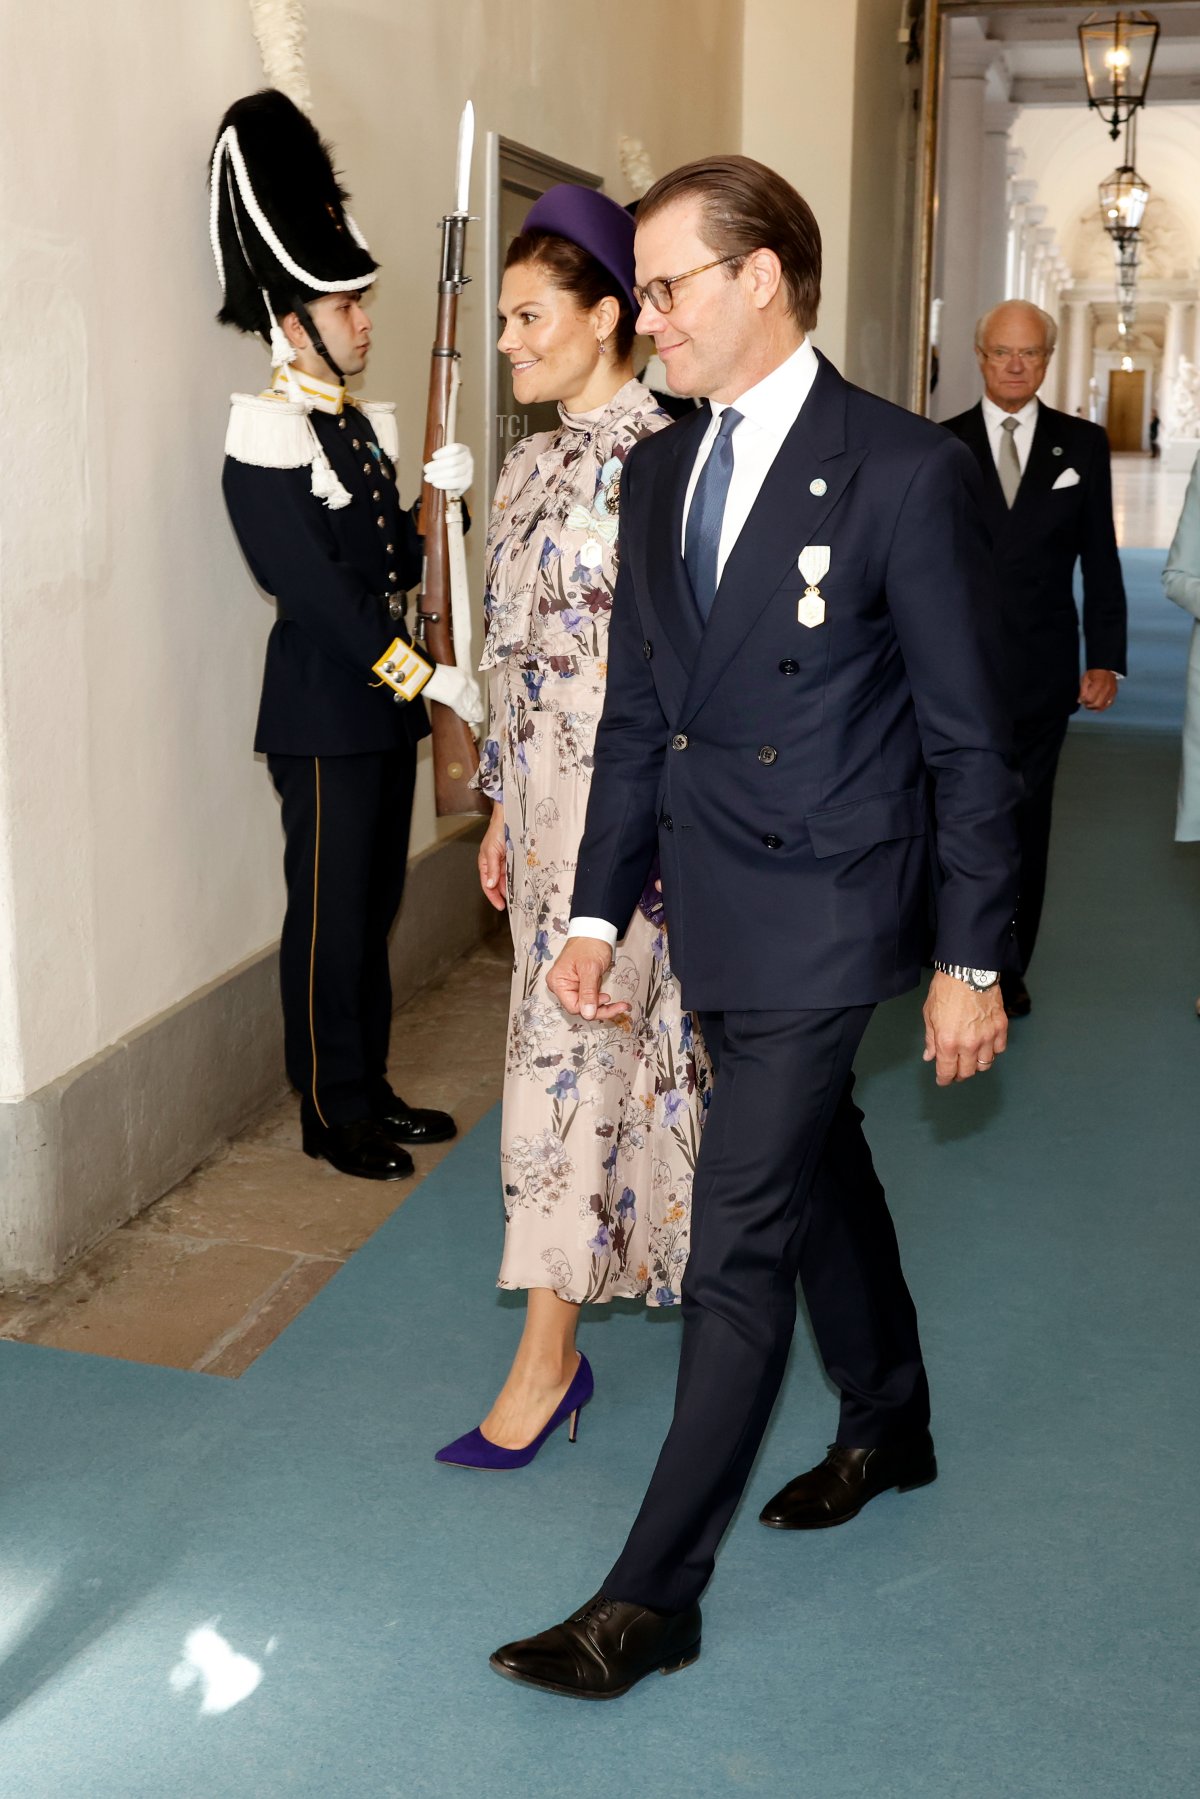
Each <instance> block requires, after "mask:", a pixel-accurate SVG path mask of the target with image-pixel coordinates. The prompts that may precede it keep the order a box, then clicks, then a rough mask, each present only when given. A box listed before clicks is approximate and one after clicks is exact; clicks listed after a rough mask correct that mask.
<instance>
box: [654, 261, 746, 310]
mask: <svg viewBox="0 0 1200 1799" xmlns="http://www.w3.org/2000/svg"><path fill="white" fill-rule="evenodd" d="M745 260H746V256H745V252H744V251H741V250H739V251H738V252H737V253H736V255H733V256H718V257H717V259H716V261H715V262H702V263H701V264H700V267H699V268H698V269H685V270H684V271H683V274H682V275H656V276H655V277H654V280H653V281H647V283H646V285H645V287H635V288H634V290H633V297H634V299H635V300H636V301H637V303H638V305H639V306H653V308H654V310H655V312H670V310H671V308H672V306H674V304H675V296H674V294H673V293H672V292H671V289H672V288H673V287H678V286H679V283H680V282H681V281H690V280H691V278H692V276H693V275H703V274H704V273H705V271H706V270H708V269H719V268H721V267H722V265H723V264H725V263H727V262H745Z"/></svg>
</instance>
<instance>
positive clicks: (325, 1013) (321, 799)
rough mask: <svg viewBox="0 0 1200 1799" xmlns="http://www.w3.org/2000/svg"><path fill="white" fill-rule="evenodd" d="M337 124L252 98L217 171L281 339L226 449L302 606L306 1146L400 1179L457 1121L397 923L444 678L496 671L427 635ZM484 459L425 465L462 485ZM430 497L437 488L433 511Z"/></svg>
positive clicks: (251, 289) (371, 271) (291, 681)
mask: <svg viewBox="0 0 1200 1799" xmlns="http://www.w3.org/2000/svg"><path fill="white" fill-rule="evenodd" d="M345 202H346V195H345V194H344V193H343V191H342V189H341V187H340V186H339V184H338V180H337V177H336V175H335V173H334V169H333V165H332V163H331V161H330V158H329V153H328V151H327V150H326V148H325V146H324V144H323V143H322V142H321V139H320V138H319V137H318V135H317V132H316V131H315V129H314V128H313V126H312V124H311V123H310V121H309V120H308V119H307V118H306V117H305V115H304V114H303V113H302V112H301V111H300V110H299V109H298V108H297V107H296V106H295V105H294V104H293V103H292V101H291V100H289V99H288V98H287V97H286V96H285V95H284V94H282V93H280V92H278V91H276V90H275V89H267V90H265V91H264V92H262V93H259V94H254V95H251V96H250V97H248V98H246V99H244V100H239V101H237V103H236V104H235V105H233V106H231V107H230V109H229V111H228V112H227V113H226V115H225V117H224V119H223V120H222V121H221V128H220V131H219V133H218V136H217V142H216V146H215V148H214V153H213V159H212V172H211V232H212V247H213V254H214V256H215V258H216V262H217V270H218V273H219V275H220V277H221V285H222V288H223V291H224V303H223V305H222V307H221V310H220V313H219V314H218V317H219V318H220V320H221V322H222V323H224V324H228V325H236V326H237V327H238V328H239V329H240V330H242V331H248V332H255V333H257V334H258V335H260V336H261V337H262V338H263V339H264V340H265V342H266V343H267V344H268V345H269V346H270V350H271V361H272V364H273V367H274V381H273V385H272V387H271V388H270V390H269V391H268V392H266V393H263V394H259V395H256V396H251V395H248V394H235V395H234V396H233V406H232V411H231V414H230V421H229V431H228V435H227V438H226V443H225V450H226V456H225V472H224V481H223V485H224V491H225V499H226V503H227V505H228V508H229V516H230V518H231V520H232V521H233V527H234V530H235V531H236V533H237V537H238V541H239V543H240V544H241V547H242V550H243V552H244V554H245V557H246V560H247V562H248V563H249V565H250V570H251V573H252V574H253V576H254V578H255V580H256V581H257V582H258V583H259V585H260V586H261V587H262V588H264V589H265V590H266V591H267V592H268V593H269V594H271V595H272V596H273V597H274V599H275V601H276V604H277V607H278V617H277V619H276V623H275V626H274V628H273V630H272V632H271V636H270V640H269V642H268V645H267V657H266V669H265V673H264V678H263V691H262V704H261V708H260V711H259V716H258V732H257V736H256V738H255V748H256V749H257V750H261V751H263V752H264V753H265V754H266V758H267V766H268V768H269V769H270V773H271V779H272V780H273V781H274V783H275V787H276V789H277V790H278V793H279V797H280V800H281V801H282V806H283V829H284V839H285V849H284V871H285V875H286V879H287V913H286V916H285V919H284V924H283V934H282V943H281V946H280V985H281V989H282V998H283V1017H284V1038H285V1049H286V1058H287V1070H288V1075H289V1077H290V1079H291V1080H292V1082H293V1084H294V1085H295V1086H296V1087H297V1088H298V1089H299V1091H300V1095H301V1120H302V1124H303V1131H304V1149H305V1152H306V1153H307V1154H308V1155H310V1156H323V1157H324V1158H325V1159H326V1160H327V1161H329V1162H331V1163H332V1164H333V1166H334V1167H335V1168H339V1169H341V1170H342V1172H343V1173H346V1174H354V1175H361V1176H363V1177H365V1178H366V1179H368V1180H399V1179H402V1178H403V1177H404V1176H405V1175H409V1174H411V1173H412V1170H413V1162H412V1157H411V1156H410V1155H409V1153H408V1150H407V1149H406V1148H405V1147H404V1146H405V1145H406V1144H421V1143H437V1142H441V1141H443V1140H445V1139H446V1138H448V1137H452V1136H453V1135H454V1129H455V1127H454V1121H453V1120H452V1119H451V1118H450V1117H449V1116H448V1115H447V1114H446V1113H445V1112H437V1111H430V1110H425V1109H420V1108H417V1107H414V1106H410V1105H408V1104H406V1103H405V1101H403V1100H401V1099H399V1098H397V1096H396V1095H395V1094H394V1093H393V1092H392V1090H391V1088H390V1086H389V1085H388V1081H387V1053H388V1037H389V1033H390V1029H391V1014H392V990H391V980H390V976H389V970H388V946H387V939H388V932H389V930H390V929H391V926H392V922H393V920H394V919H395V916H396V913H397V910H398V908H399V905H400V897H401V894H402V892H403V889H404V876H405V869H406V865H407V860H408V835H409V822H410V817H411V811H412V797H413V785H414V780H415V776H416V765H417V745H418V744H419V742H420V741H421V739H422V738H423V737H425V736H427V735H428V732H429V722H428V719H427V716H426V712H425V708H424V705H423V703H422V701H421V698H420V697H419V696H420V695H421V694H422V693H425V694H427V695H428V696H429V697H431V698H433V699H436V700H439V701H440V702H441V703H442V704H444V705H447V706H450V707H452V708H453V709H454V710H455V711H456V712H457V713H458V714H459V715H460V717H462V718H464V719H466V720H468V721H469V722H471V723H477V722H478V721H479V720H480V718H481V717H482V710H483V709H482V702H481V699H480V695H479V690H478V687H477V685H476V684H475V683H474V681H472V680H471V678H470V677H469V676H468V675H465V674H464V673H462V672H461V671H460V670H458V669H456V668H455V667H453V666H435V665H434V663H433V662H432V660H430V659H429V658H427V657H425V656H423V655H422V654H421V653H420V652H419V650H418V649H415V648H414V647H413V645H412V641H411V637H410V634H409V630H408V626H407V623H406V611H407V602H406V597H405V596H406V594H407V591H408V590H409V589H410V588H412V587H414V586H415V585H416V584H417V582H418V581H419V580H420V576H421V538H420V530H419V518H418V517H414V515H413V513H412V512H409V511H406V510H405V509H404V507H403V506H402V505H401V502H400V494H399V491H398V488H397V483H396V471H395V467H394V459H395V457H396V455H397V452H398V443H397V433H396V423H395V408H394V407H393V406H391V405H379V404H375V405H372V404H368V403H366V402H363V401H359V400H356V399H354V398H352V397H351V395H350V394H349V393H347V391H346V381H347V379H348V378H349V377H351V376H354V375H358V374H361V372H362V370H363V369H364V368H365V367H366V362H367V357H368V354H369V351H370V345H371V321H370V319H369V317H368V315H367V313H366V311H365V310H364V307H363V297H364V294H365V293H366V291H367V289H368V288H369V287H370V285H371V283H372V281H373V280H374V279H375V275H376V271H377V264H376V262H375V260H374V258H373V257H372V255H371V253H370V250H369V249H368V248H367V244H366V241H365V239H364V238H363V236H362V234H361V232H360V231H359V229H358V227H357V226H356V225H355V223H354V220H353V219H352V218H351V216H350V214H349V213H348V212H347V210H346V204H345ZM472 473H473V465H472V459H471V453H470V451H469V450H468V449H467V448H466V446H465V445H463V444H454V443H452V444H447V445H445V446H444V448H442V449H440V450H439V451H438V452H437V453H436V455H435V456H434V457H433V459H432V461H431V462H429V463H428V464H427V465H426V467H425V470H424V474H425V480H426V481H427V482H428V483H429V484H430V485H431V486H433V487H436V488H438V489H440V490H441V491H443V492H445V493H447V494H452V495H455V496H458V495H461V494H462V493H464V492H465V491H466V489H467V488H468V487H469V486H470V485H471V479H472ZM418 504H419V503H418Z"/></svg>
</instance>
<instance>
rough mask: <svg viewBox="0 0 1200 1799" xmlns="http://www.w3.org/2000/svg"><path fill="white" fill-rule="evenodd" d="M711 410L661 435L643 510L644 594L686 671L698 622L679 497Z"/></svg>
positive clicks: (693, 655)
mask: <svg viewBox="0 0 1200 1799" xmlns="http://www.w3.org/2000/svg"><path fill="white" fill-rule="evenodd" d="M711 417H712V414H711V413H710V412H709V409H708V407H707V406H702V407H700V408H699V409H698V410H697V411H696V413H695V414H694V416H693V418H690V419H684V420H682V421H681V422H680V423H679V424H678V425H673V426H672V427H671V429H670V431H668V432H667V433H666V434H665V437H664V440H663V441H664V442H665V443H666V444H667V445H668V446H669V449H668V454H667V455H665V456H663V457H662V458H661V459H660V461H659V464H658V467H657V469H656V470H655V473H654V480H653V483H652V494H651V502H650V510H649V513H648V522H649V530H648V533H647V535H648V539H649V541H648V544H647V548H646V567H647V573H648V576H649V584H650V599H651V602H652V604H653V606H654V610H655V611H656V612H657V614H658V616H659V618H660V619H661V620H662V623H663V627H664V629H665V631H666V634H667V640H668V642H669V643H670V645H671V648H672V649H673V650H674V651H675V653H676V655H677V656H678V657H679V660H680V662H681V663H682V664H683V667H684V669H685V670H686V671H687V673H688V674H689V675H690V674H691V671H692V667H693V665H694V663H695V660H696V656H697V653H698V651H699V649H700V641H701V639H702V637H703V635H704V626H703V624H702V622H701V619H700V613H699V611H698V609H697V606H696V600H695V596H694V595H693V593H692V584H691V582H690V581H689V580H688V575H687V569H686V567H685V565H684V560H683V552H682V549H681V545H682V542H683V502H684V500H685V498H686V496H687V486H688V479H689V477H690V475H691V472H692V466H693V464H694V463H695V460H696V452H697V450H698V449H699V448H700V441H701V439H702V438H703V436H704V433H705V432H706V431H707V430H708V426H709V421H710V419H711Z"/></svg>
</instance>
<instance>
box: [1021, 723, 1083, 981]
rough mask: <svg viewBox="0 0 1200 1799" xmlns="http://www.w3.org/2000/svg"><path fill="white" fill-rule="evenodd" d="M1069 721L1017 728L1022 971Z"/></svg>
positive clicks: (1032, 936) (1042, 894) (1038, 904)
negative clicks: (1020, 792) (1022, 788)
mask: <svg viewBox="0 0 1200 1799" xmlns="http://www.w3.org/2000/svg"><path fill="white" fill-rule="evenodd" d="M1069 722H1070V721H1069V719H1068V718H1053V719H1048V720H1047V719H1035V720H1031V721H1030V722H1028V723H1025V724H1018V726H1017V743H1016V749H1017V762H1018V765H1019V767H1020V770H1021V774H1022V776H1023V777H1024V781H1025V797H1024V799H1023V800H1022V801H1021V803H1020V805H1019V807H1018V808H1017V830H1018V832H1019V834H1020V840H1021V885H1020V891H1019V897H1018V899H1017V914H1016V924H1017V929H1016V936H1017V952H1018V954H1019V955H1020V958H1021V972H1022V973H1024V972H1025V971H1026V970H1027V969H1028V967H1029V964H1030V962H1031V961H1032V959H1033V949H1034V945H1035V944H1036V942H1037V935H1038V926H1039V925H1040V924H1041V922H1042V906H1043V904H1044V902H1045V898H1046V871H1047V868H1048V866H1049V862H1050V818H1051V813H1052V811H1053V807H1054V777H1055V775H1056V774H1057V772H1058V759H1059V756H1060V755H1061V754H1062V746H1063V743H1064V741H1065V740H1066V735H1067V725H1068V723H1069Z"/></svg>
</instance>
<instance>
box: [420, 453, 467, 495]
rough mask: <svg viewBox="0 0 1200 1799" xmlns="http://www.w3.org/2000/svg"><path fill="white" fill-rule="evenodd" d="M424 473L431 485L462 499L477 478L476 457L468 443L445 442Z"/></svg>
mask: <svg viewBox="0 0 1200 1799" xmlns="http://www.w3.org/2000/svg"><path fill="white" fill-rule="evenodd" d="M422 473H423V474H424V476H425V479H426V480H427V481H428V483H429V485H430V487H436V488H437V489H438V491H439V493H448V494H449V495H450V496H451V498H452V499H455V500H461V498H462V496H463V495H464V494H465V493H466V492H467V490H468V488H469V487H470V486H471V484H472V482H473V481H474V479H475V458H474V457H473V456H472V454H471V452H470V450H468V448H467V446H466V444H443V445H442V447H441V449H440V450H435V451H434V452H433V455H432V456H431V457H430V459H429V461H428V462H427V463H426V464H425V467H424V469H423V470H422Z"/></svg>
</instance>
